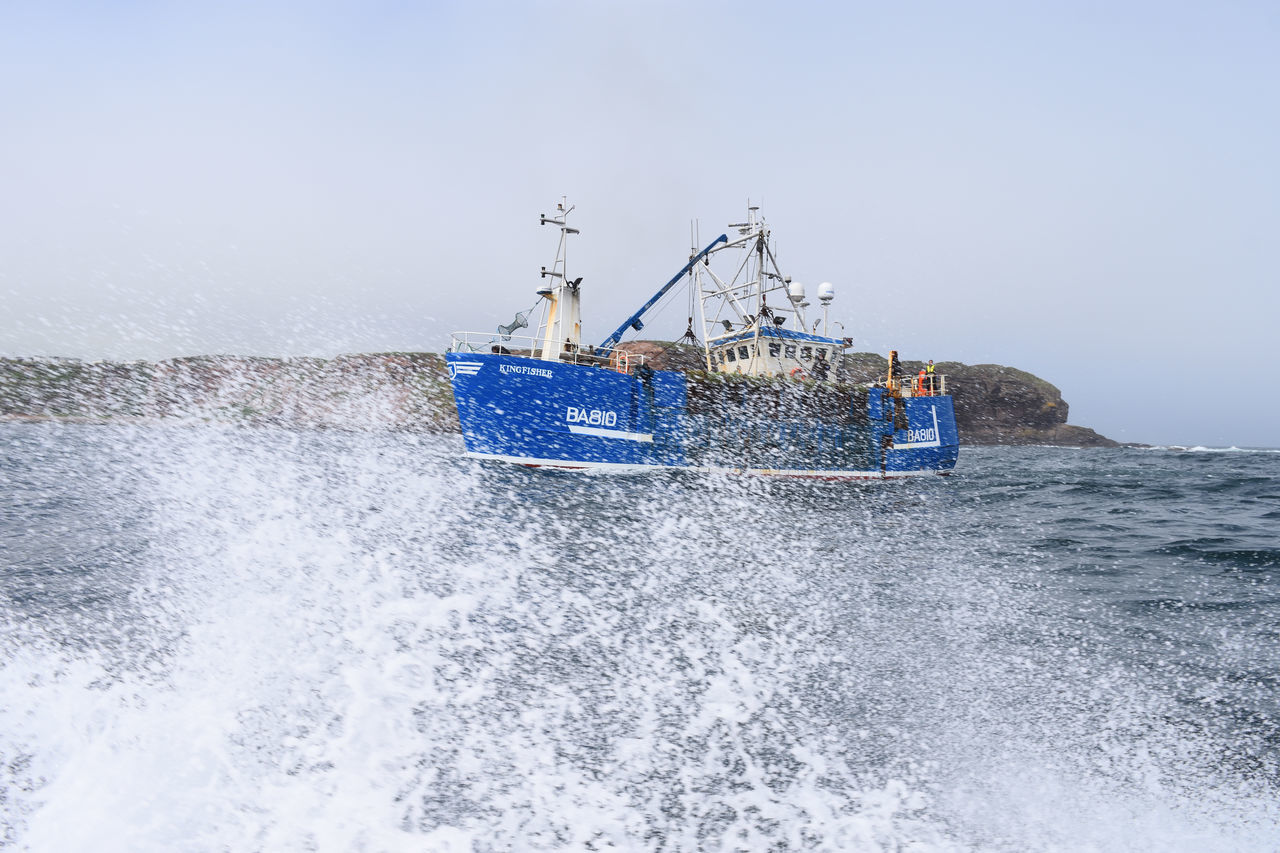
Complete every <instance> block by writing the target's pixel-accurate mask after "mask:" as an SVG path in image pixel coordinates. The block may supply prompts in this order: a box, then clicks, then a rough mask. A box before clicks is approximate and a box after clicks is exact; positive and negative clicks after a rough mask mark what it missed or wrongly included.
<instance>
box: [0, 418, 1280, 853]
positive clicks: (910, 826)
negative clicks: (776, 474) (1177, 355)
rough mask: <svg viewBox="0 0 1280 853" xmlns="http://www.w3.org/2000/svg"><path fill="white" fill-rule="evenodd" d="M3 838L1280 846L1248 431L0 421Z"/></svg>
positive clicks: (283, 846) (1264, 559) (442, 845)
mask: <svg viewBox="0 0 1280 853" xmlns="http://www.w3.org/2000/svg"><path fill="white" fill-rule="evenodd" d="M0 571H2V572H3V574H2V576H0V578H2V583H0V848H3V849H13V850H33V851H88V850H93V851H223V850H227V851H259V850H261V851H400V850H404V851H467V852H468V853H470V851H506V850H519V851H523V850H547V851H561V850H564V851H603V850H644V851H649V850H652V851H701V850H710V851H738V850H742V851H801V850H823V851H826V850H850V851H919V852H920V853H923V851H1019V853H1021V851H1161V853H1168V851H1195V852H1196V853H1201V851H1276V850H1280V452H1278V451H1274V450H1239V449H1230V450H1214V449H1209V448H1121V449H1090V450H1072V449H1061V448H1042V447H1018V448H1013V447H1006V448H965V449H963V451H962V453H961V458H960V463H959V465H958V467H957V468H956V470H955V472H954V474H953V475H951V476H949V477H928V478H921V479H914V480H910V481H900V482H876V483H829V482H809V481H784V480H774V479H767V478H753V477H734V476H727V475H704V474H690V473H686V472H675V473H672V472H667V473H654V474H648V475H616V474H614V475H585V474H572V473H555V472H546V471H536V470H527V469H524V468H518V467H510V466H503V465H501V464H493V463H480V462H476V461H471V460H467V459H465V458H463V457H462V446H461V443H460V441H459V440H458V439H457V438H456V437H439V436H427V435H415V434H407V433H390V432H388V433H338V432H300V431H288V430H275V429H261V430H259V429H245V428H219V427H212V426H187V425H174V426H158V425H134V426H103V425H87V424H56V423H7V424H0Z"/></svg>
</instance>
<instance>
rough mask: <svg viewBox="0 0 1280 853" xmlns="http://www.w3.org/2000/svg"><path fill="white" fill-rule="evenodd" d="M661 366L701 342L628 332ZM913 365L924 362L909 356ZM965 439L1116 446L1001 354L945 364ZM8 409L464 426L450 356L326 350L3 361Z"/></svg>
mask: <svg viewBox="0 0 1280 853" xmlns="http://www.w3.org/2000/svg"><path fill="white" fill-rule="evenodd" d="M627 347H628V349H630V350H632V351H634V352H640V353H644V354H645V355H647V356H648V357H649V363H650V364H651V365H652V366H653V367H655V368H656V369H659V370H701V369H705V363H704V362H703V359H702V355H701V349H698V348H694V347H690V346H681V345H679V344H670V343H663V342H658V341H638V342H629V343H628V345H627ZM904 366H905V368H906V369H907V370H908V372H916V371H918V370H920V368H921V366H922V365H921V363H919V362H912V361H908V362H904ZM886 368H887V365H886V362H885V359H884V357H882V356H879V355H876V354H875V353H854V354H850V355H846V356H845V357H844V359H843V362H842V363H841V364H840V365H838V377H839V378H841V379H844V380H845V381H849V382H869V381H873V380H875V379H878V378H882V377H883V376H884V374H885V370H886ZM937 370H938V372H939V373H941V374H944V375H945V376H946V377H947V391H948V392H949V393H951V395H952V396H953V397H954V399H955V405H956V420H957V422H958V425H959V428H960V436H961V441H962V442H963V443H965V444H1052V445H1062V446H1070V447H1114V446H1116V443H1115V442H1113V441H1111V440H1110V439H1107V438H1104V437H1102V436H1100V435H1098V434H1097V433H1095V432H1094V431H1093V430H1090V429H1087V428H1085V427H1079V426H1072V425H1069V424H1068V423H1067V411H1068V407H1067V403H1066V401H1065V400H1063V399H1062V394H1061V392H1059V391H1058V389H1057V388H1055V387H1054V386H1053V385H1051V384H1049V383H1048V382H1046V381H1044V380H1043V379H1040V378H1038V377H1036V376H1033V375H1031V374H1030V373H1026V372H1024V371H1021V370H1017V369H1015V368H1012V367H1004V366H1002V365H998V364H979V365H966V364H960V363H959V362H940V363H939V364H938V365H937ZM0 418H7V419H59V420H76V421H88V422H147V421H153V420H158V419H166V420H182V421H190V422H214V423H235V424H245V425H264V426H265V425H276V426H288V427H299V428H327V429H349V430H369V429H392V430H396V429H398V430H419V431H429V432H456V431H457V429H458V418H457V411H456V409H454V406H453V397H452V394H451V393H450V391H449V380H448V374H447V372H446V371H445V365H444V357H443V356H440V355H438V354H435V353H372V354H365V355H344V356H339V357H337V358H333V359H319V358H252V357H243V356H195V357H190V358H177V359H170V360H167V361H160V362H83V361H77V360H74V359H46V358H6V359H0Z"/></svg>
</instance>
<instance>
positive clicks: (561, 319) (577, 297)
mask: <svg viewBox="0 0 1280 853" xmlns="http://www.w3.org/2000/svg"><path fill="white" fill-rule="evenodd" d="M566 205H568V198H567V197H564V196H562V197H561V199H560V202H559V204H557V205H556V213H555V215H553V216H547V215H546V214H545V213H544V214H542V216H541V222H540V224H542V225H555V226H558V227H559V228H560V246H559V248H557V249H556V259H555V261H554V262H553V263H552V264H551V269H547V268H546V267H543V268H542V278H544V279H547V278H549V279H551V283H545V282H544V283H543V285H542V287H541V288H539V289H538V295H539V296H543V297H546V300H547V308H546V312H545V313H544V314H543V318H542V323H541V325H540V326H539V327H538V339H539V340H540V342H541V358H542V359H544V360H546V361H558V360H559V359H560V356H561V355H563V354H565V353H573V352H577V350H578V347H579V346H581V344H582V300H581V293H580V290H579V288H580V285H581V284H582V278H581V277H579V278H576V279H574V280H573V281H570V280H569V278H568V276H567V274H566V270H565V264H566V262H567V256H568V245H569V235H570V234H577V233H578V229H577V228H571V227H569V225H567V224H566V222H567V220H568V218H569V214H570V213H572V212H573V206H566Z"/></svg>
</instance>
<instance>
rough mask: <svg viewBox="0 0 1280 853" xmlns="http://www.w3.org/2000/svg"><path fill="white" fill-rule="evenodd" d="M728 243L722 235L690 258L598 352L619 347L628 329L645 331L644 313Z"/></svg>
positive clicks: (597, 349)
mask: <svg viewBox="0 0 1280 853" xmlns="http://www.w3.org/2000/svg"><path fill="white" fill-rule="evenodd" d="M727 242H729V235H728V234H721V235H720V236H719V237H717V238H716V239H714V240H712V241H711V243H710V244H708V246H707V248H705V249H703V250H702V251H701V252H699V253H698V254H696V255H694V256H693V257H692V258H690V259H689V263H687V264H685V265H684V268H683V269H681V270H680V272H678V273H676V274H675V276H673V277H672V279H671V281H669V282H667V283H666V284H664V285H663V286H662V289H661V290H659V291H658V292H657V293H655V294H653V296H651V297H649V301H648V302H646V303H645V304H644V305H642V306H640V310H639V311H637V312H636V313H634V314H632V315H631V316H630V317H628V318H627V319H626V322H624V323H623V324H622V325H621V326H619V327H618V328H617V330H616V331H614V333H613V334H612V335H610V336H609V337H607V338H605V339H604V343H602V344H600V346H598V347H596V351H597V352H600V351H601V350H603V351H604V352H603V354H608V352H609V351H611V350H612V349H613V348H614V347H615V346H617V345H618V342H619V341H621V340H622V336H623V335H625V334H626V333H627V329H635V330H636V331H640V330H641V329H643V328H644V323H642V322H640V318H641V317H642V316H644V312H646V311H648V310H649V309H650V308H652V307H653V305H654V303H655V302H657V301H658V300H659V299H661V298H662V297H663V295H664V294H665V293H666V292H667V291H668V290H670V289H671V288H672V287H674V286H675V284H676V282H678V281H680V279H682V278H684V277H685V275H686V274H687V273H688V272H689V270H691V269H693V265H694V264H696V263H697V262H698V261H700V260H702V259H703V258H705V257H706V256H707V254H708V253H709V252H710V251H711V250H712V249H714V248H715V247H716V246H718V245H719V244H721V243H727Z"/></svg>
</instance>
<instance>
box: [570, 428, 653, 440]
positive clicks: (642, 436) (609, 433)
mask: <svg viewBox="0 0 1280 853" xmlns="http://www.w3.org/2000/svg"><path fill="white" fill-rule="evenodd" d="M569 432H572V433H576V434H577V435H594V436H595V437H596V438H618V439H622V440H623V441H640V442H644V443H645V444H652V443H653V433H651V432H627V431H626V430H621V429H601V428H600V427H585V426H578V425H577V424H569Z"/></svg>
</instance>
